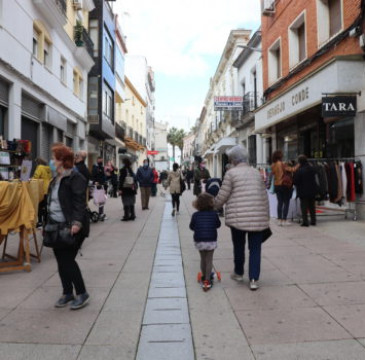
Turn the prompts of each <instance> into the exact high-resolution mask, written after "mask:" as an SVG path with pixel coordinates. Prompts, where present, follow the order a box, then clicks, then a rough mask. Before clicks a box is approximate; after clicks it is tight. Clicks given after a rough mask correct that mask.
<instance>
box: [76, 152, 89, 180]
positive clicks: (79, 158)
mask: <svg viewBox="0 0 365 360" xmlns="http://www.w3.org/2000/svg"><path fill="white" fill-rule="evenodd" d="M86 157H87V152H86V151H83V150H80V151H78V152H77V153H76V154H75V166H76V169H77V171H78V172H79V173H80V174H82V175H83V176H84V178H85V179H86V184H89V180H90V171H89V169H88V168H87V166H86V164H85V160H86Z"/></svg>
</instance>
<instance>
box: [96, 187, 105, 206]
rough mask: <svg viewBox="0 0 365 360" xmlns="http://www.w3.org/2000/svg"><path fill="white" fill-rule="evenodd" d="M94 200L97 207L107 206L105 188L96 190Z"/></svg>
mask: <svg viewBox="0 0 365 360" xmlns="http://www.w3.org/2000/svg"><path fill="white" fill-rule="evenodd" d="M93 199H94V204H95V205H102V204H105V201H106V194H105V191H104V188H100V189H95V190H94V192H93Z"/></svg>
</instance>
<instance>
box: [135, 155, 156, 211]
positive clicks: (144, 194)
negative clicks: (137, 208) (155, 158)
mask: <svg viewBox="0 0 365 360" xmlns="http://www.w3.org/2000/svg"><path fill="white" fill-rule="evenodd" d="M137 181H138V183H139V188H140V192H141V202H142V210H148V209H149V208H148V206H149V201H150V196H151V187H152V184H153V172H152V169H151V168H150V167H149V161H148V159H146V160H144V161H143V166H140V167H139V168H138V170H137Z"/></svg>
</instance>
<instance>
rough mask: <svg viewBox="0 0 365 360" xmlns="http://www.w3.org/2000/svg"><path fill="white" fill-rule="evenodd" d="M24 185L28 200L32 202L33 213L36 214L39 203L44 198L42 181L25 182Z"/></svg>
mask: <svg viewBox="0 0 365 360" xmlns="http://www.w3.org/2000/svg"><path fill="white" fill-rule="evenodd" d="M25 184H26V187H27V191H28V194H29V197H30V200H31V201H32V204H33V208H34V212H35V214H38V207H39V203H40V201H42V199H43V197H44V193H43V189H44V187H43V180H31V181H30V182H26V183H25ZM34 225H35V223H34Z"/></svg>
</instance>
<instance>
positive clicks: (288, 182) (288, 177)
mask: <svg viewBox="0 0 365 360" xmlns="http://www.w3.org/2000/svg"><path fill="white" fill-rule="evenodd" d="M281 184H282V185H283V186H286V187H287V188H289V189H291V188H292V187H293V174H292V173H291V172H289V171H286V170H285V166H284V164H283V176H282V178H281Z"/></svg>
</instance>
